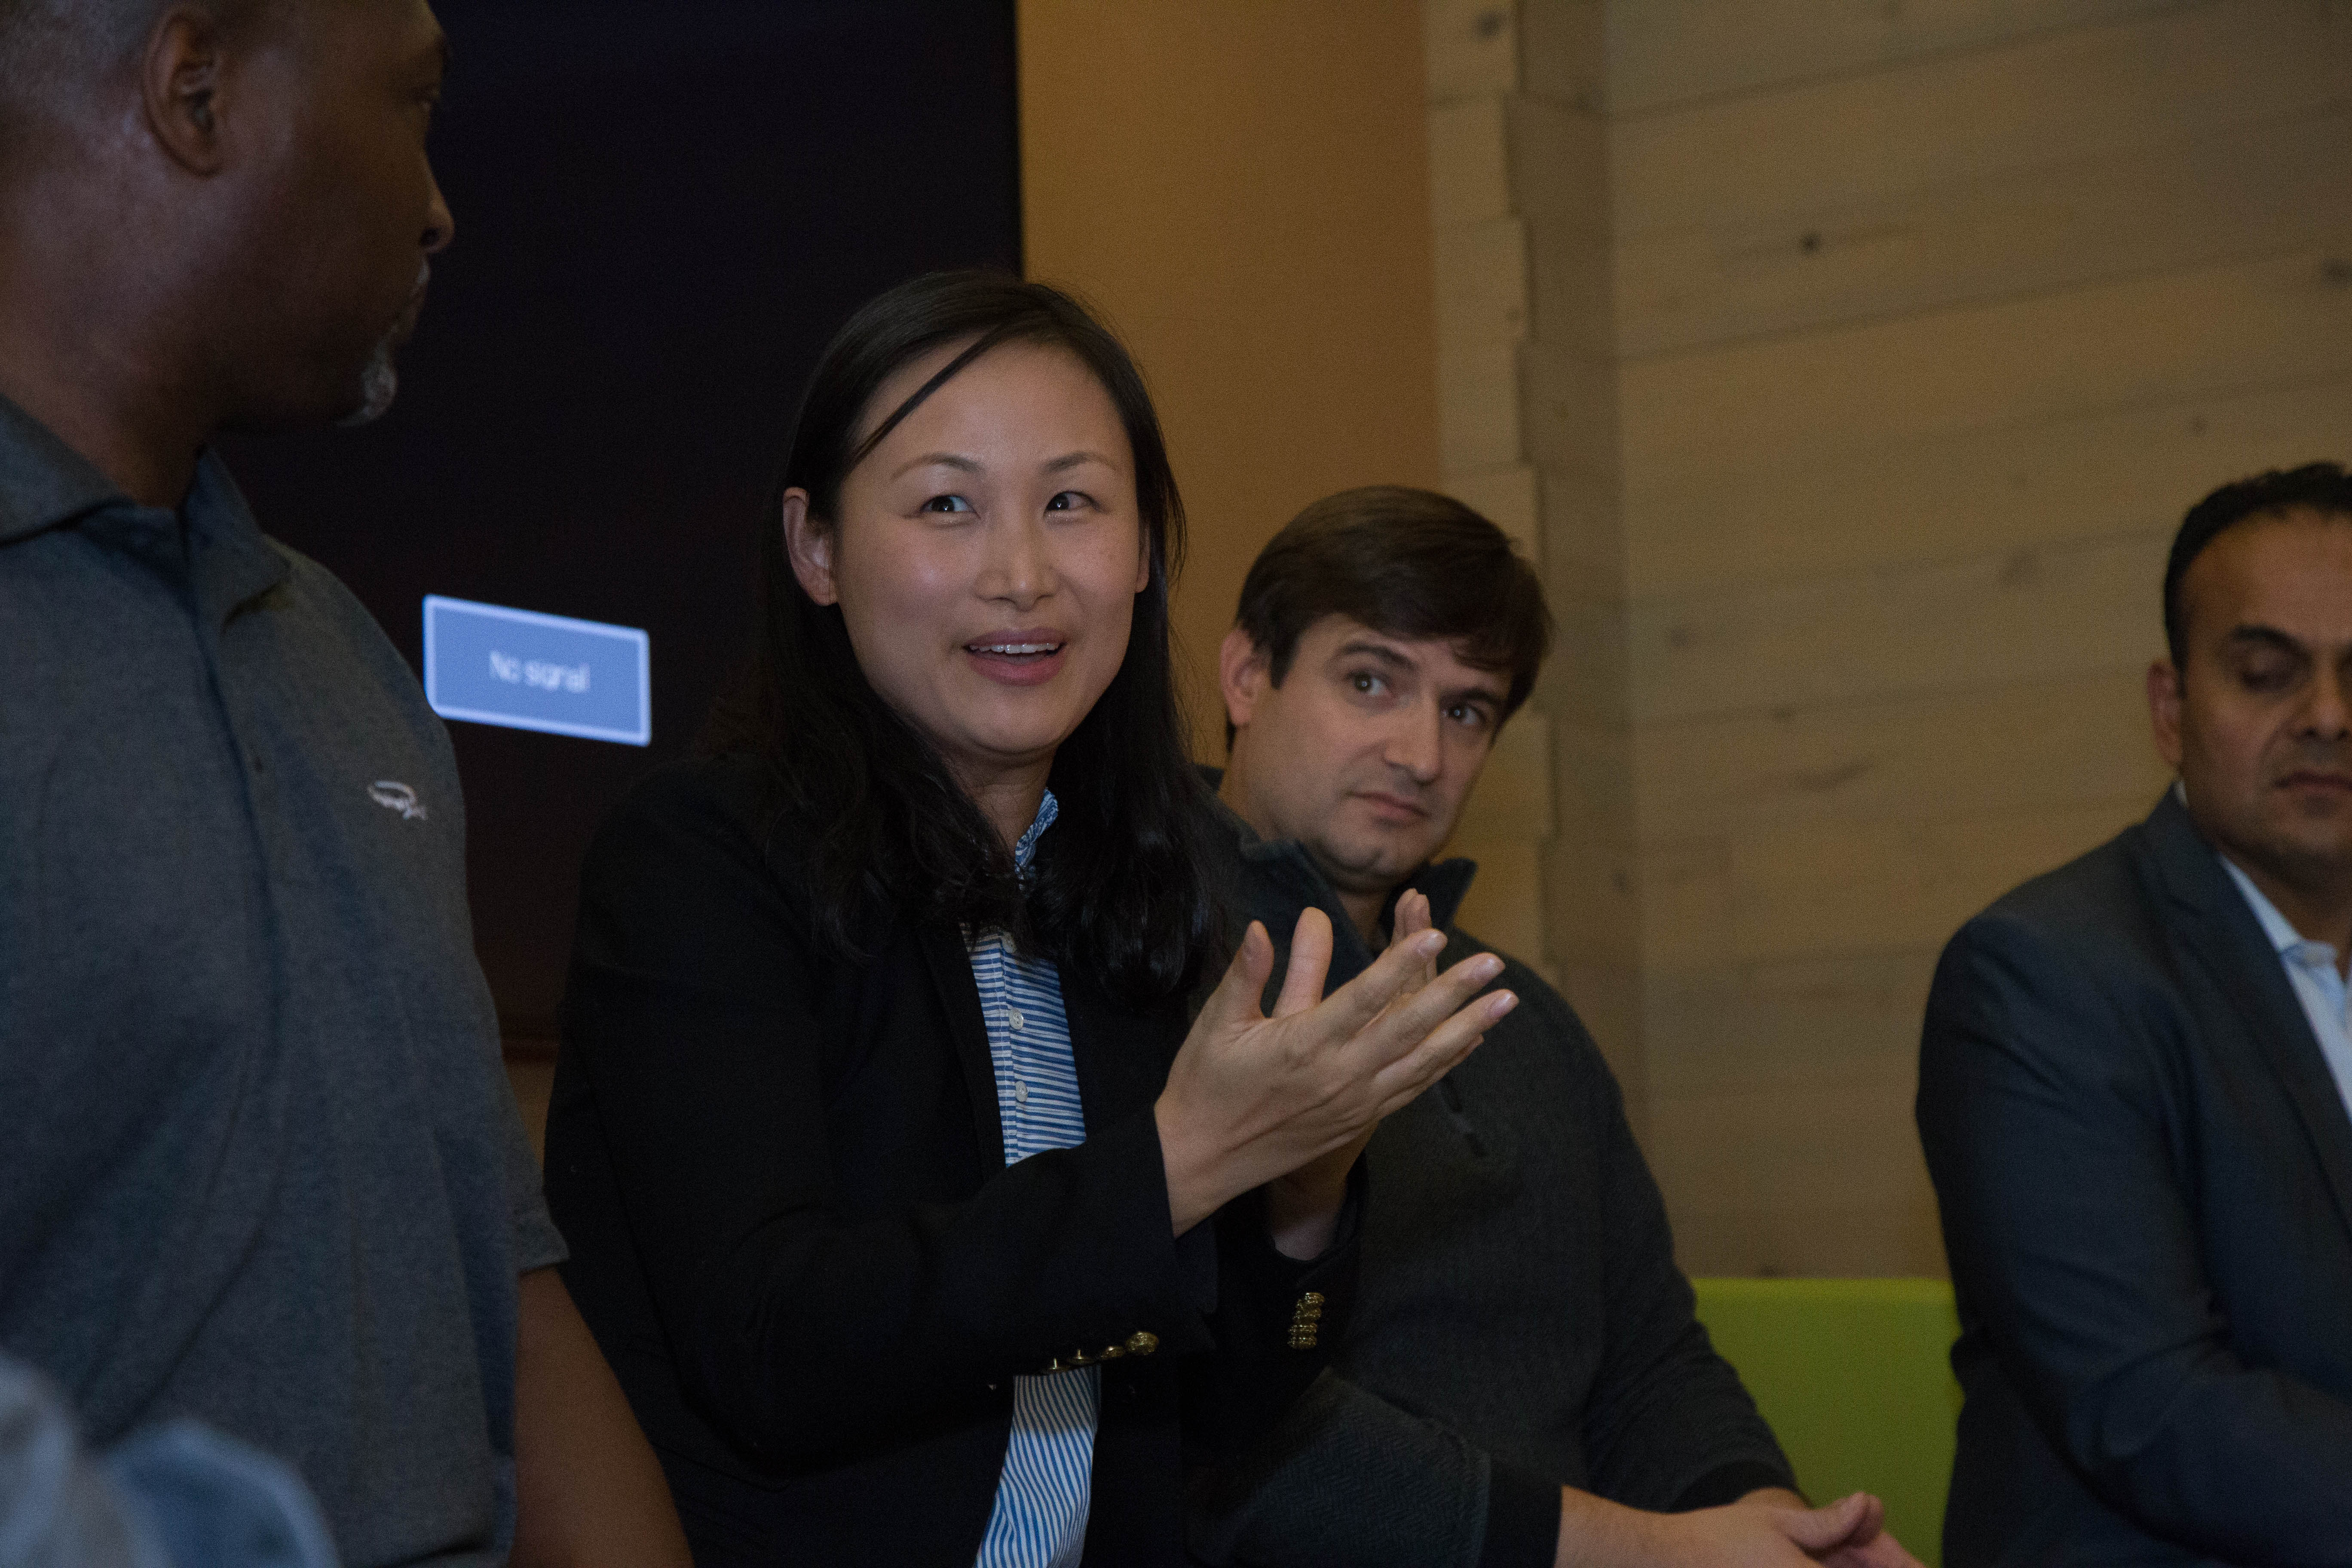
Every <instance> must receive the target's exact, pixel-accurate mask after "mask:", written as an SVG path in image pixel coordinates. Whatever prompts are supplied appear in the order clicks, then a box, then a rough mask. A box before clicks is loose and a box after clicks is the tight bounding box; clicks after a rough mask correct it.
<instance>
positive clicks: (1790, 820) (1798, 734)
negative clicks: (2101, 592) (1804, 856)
mask: <svg viewBox="0 0 2352 1568" xmlns="http://www.w3.org/2000/svg"><path fill="white" fill-rule="evenodd" d="M2147 612H2148V616H2149V617H2150V619H2151V620H2152V619H2153V617H2154V615H2155V605H2154V603H2153V601H2151V602H2150V604H2149V605H2147ZM1634 752H1635V758H1636V763H1635V765H1636V767H1637V768H1638V770H1639V783H1638V785H1637V787H1638V789H1639V792H1640V796H1641V802H1642V810H1641V817H1642V835H1643V842H1644V843H1660V844H1663V843H1670V842H1674V841H1676V840H1689V839H1694V838H1701V837H1706V836H1707V835H1710V834H1723V835H1728V834H1733V833H1753V832H1758V831H1772V830H1783V829H1791V828H1801V827H1821V826H1844V825H1848V824H1876V823H1885V822H1908V821H1917V820H1920V819H1923V818H1927V819H1934V818H1938V817H1952V816H1965V815H1967V814H1969V813H1971V812H1981V811H1992V812H2007V813H2020V812H2033V811H2042V810H2049V809H2055V808H2062V807H2064V806H2066V805H2070V804H2073V803H2074V802H2079V801H2084V800H2100V801H2103V800H2134V799H2137V800H2140V801H2143V802H2145V803H2147V804H2148V805H2153V804H2154V803H2155V801H2156V797H2157V796H2158V794H2159V793H2161V791H2162V789H2163V787H2164V785H2165V784H2166V782H2167V781H2168V779H2169V777H2170V774H2169V773H2168V772H2167V771H2166V770H2165V768H2164V766H2163V764H2162V763H2160V762H2159V761H2158V757H2157V754H2156V748H2155V744H2154V742H2153V741H2152V740H2151V739H2150V736H2149V730H2148V719H2147V697H2146V689H2145V677H2144V674H2143V671H2142V669H2141V668H2140V667H2139V666H2137V665H2132V666H2129V667H2127V668H2115V669H2108V670H2101V671H2097V672H2095V673H2092V674H2087V675H2076V676H2050V675H2045V674H2043V673H2042V672H2039V671H2036V672H2033V673H2032V674H2030V675H2029V676H2028V677H2027V678H2025V679H2021V680H2019V681H2015V682H2011V683H2009V684H2006V685H2000V686H1995V687H1989V688H1979V689H1970V690H1966V691H1961V692H1957V693H1947V692H1931V693H1928V694H1927V695H1924V696H1917V697H1895V698H1886V699H1877V700H1866V701H1860V702H1842V703H1832V704H1825V705H1819V706H1813V707H1805V708H1799V707H1794V706H1790V707H1783V708H1775V709H1755V708H1750V709H1747V710H1742V711H1739V712H1737V713H1732V714H1728V715H1725V716H1722V717H1717V718H1708V719H1698V720H1687V721H1678V722H1666V723H1657V724H1646V725H1643V727H1642V730H1641V731H1640V734H1639V736H1638V737H1637V739H1636V741H1635V744H1634Z"/></svg>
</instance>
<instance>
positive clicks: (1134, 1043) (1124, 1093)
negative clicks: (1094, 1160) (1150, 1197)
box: [1061, 970, 1182, 1137]
mask: <svg viewBox="0 0 2352 1568" xmlns="http://www.w3.org/2000/svg"><path fill="white" fill-rule="evenodd" d="M1061 978H1062V1011H1063V1013H1064V1015H1065V1016H1067V1017H1068V1019H1069V1021H1070V1055H1071V1057H1072V1058H1074V1059H1075V1060H1076V1065H1077V1069H1078V1103H1079V1104H1080V1105H1081V1106H1082V1107H1083V1108H1084V1109H1085V1110H1086V1116H1087V1135H1088V1136H1089V1137H1091V1136H1093V1134H1094V1133H1095V1132H1096V1131H1097V1130H1099V1129H1101V1128H1104V1127H1108V1126H1109V1125H1110V1124H1111V1123H1112V1122H1113V1121H1118V1119H1119V1118H1120V1117H1123V1116H1125V1115H1127V1114H1129V1112H1130V1111H1133V1110H1136V1109H1137V1108H1138V1107H1139V1106H1145V1105H1149V1104H1150V1103H1151V1102H1152V1101H1153V1100H1157V1099H1159V1098H1160V1090H1161V1089H1164V1088H1165V1087H1167V1083H1168V1064H1169V1062H1170V1061H1171V1060H1172V1059H1173V1058H1174V1055H1175V1049H1176V1047H1177V1046H1179V1045H1181V1043H1182V1042H1181V1039H1178V1038H1171V1037H1170V1034H1169V1031H1170V1028H1171V1024H1170V1021H1169V1018H1168V1017H1167V1016H1166V1015H1165V1012H1164V1010H1163V1011H1155V1012H1152V1013H1148V1014H1137V1013H1132V1012H1129V1011H1128V1010H1127V1009H1126V1008H1123V1007H1121V1006H1119V1005H1118V1004H1117V1003H1115V1002H1113V1001H1112V1000H1111V999H1110V998H1109V997H1108V996H1107V995H1105V994H1103V993H1102V991H1101V990H1100V988H1099V987H1097V986H1096V985H1095V984H1092V983H1091V982H1090V981H1089V980H1088V979H1087V977H1086V976H1084V975H1073V974H1071V973H1068V971H1067V970H1065V971H1063V973H1062V977H1061ZM1176 1016H1177V1017H1179V1018H1181V1011H1179V1012H1178V1013H1177V1015H1176Z"/></svg>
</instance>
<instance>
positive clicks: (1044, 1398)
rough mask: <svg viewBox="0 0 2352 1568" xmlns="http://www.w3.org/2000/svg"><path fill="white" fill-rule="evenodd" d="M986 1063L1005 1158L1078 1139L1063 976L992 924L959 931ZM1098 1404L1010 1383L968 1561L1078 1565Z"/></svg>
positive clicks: (1038, 1382)
mask: <svg viewBox="0 0 2352 1568" xmlns="http://www.w3.org/2000/svg"><path fill="white" fill-rule="evenodd" d="M1060 813H1061V806H1060V805H1059V804H1058V803H1056V802H1055V799H1054V792H1053V791H1051V790H1047V791H1046V792H1045V800H1044V801H1043V802H1041V803H1040V804H1039V805H1038V807H1037V817H1036V820H1035V821H1034V822H1032V823H1031V824H1030V825H1029V831H1028V832H1026V833H1024V834H1023V835H1022V836H1021V842H1020V843H1019V844H1017V845H1015V846H1014V847H1013V864H1014V865H1015V866H1016V867H1018V868H1020V871H1021V874H1022V876H1023V878H1024V879H1026V878H1027V876H1028V873H1029V862H1030V860H1031V858H1033V857H1034V855H1035V854H1036V852H1037V839H1038V837H1039V836H1041V835H1042V834H1044V832H1045V829H1047V828H1048V827H1051V826H1053V825H1054V818H1055V816H1059V815H1060ZM964 946H965V947H966V949H967V950H968V951H969V952H971V977H972V979H973V980H974V981H975V982H976V983H978V984H979V987H980V1015H981V1018H982V1022H983V1023H984V1024H985V1025H986V1026H987V1029H988V1058H989V1063H990V1065H991V1066H992V1068H994V1069H995V1073H996V1111H997V1117H998V1120H999V1121H1001V1122H1002V1123H1003V1127H1004V1162H1005V1163H1006V1164H1008V1165H1009V1164H1012V1163H1014V1162H1015V1161H1019V1160H1025V1159H1027V1158H1028V1157H1029V1156H1030V1155H1032V1154H1037V1153H1042V1152H1045V1150H1048V1149H1068V1148H1074V1147H1076V1145H1078V1144H1080V1143H1083V1142H1086V1139H1087V1119H1086V1112H1085V1110H1084V1109H1083V1108H1082V1107H1081V1106H1080V1104H1079V1102H1078V1073H1077V1065H1076V1062H1075V1061H1074V1060H1073V1058H1071V1055H1070V1023H1069V1018H1068V1016H1066V1014H1065V1013H1064V1012H1063V1010H1062V977H1061V975H1060V974H1059V973H1057V972H1056V971H1055V968H1054V966H1053V964H1052V963H1048V962H1047V961H1045V959H1042V958H1034V957H1030V956H1027V955H1025V954H1024V953H1021V952H1017V951H1016V950H1015V949H1014V947H1013V940H1012V938H1011V937H1009V936H1007V935H1006V934H1005V933H1004V932H1003V931H982V932H979V933H977V934H974V933H973V932H971V931H966V932H965V933H964ZM1101 1411H1102V1368H1100V1367H1098V1366H1088V1367H1079V1368H1076V1369H1074V1370H1072V1371H1069V1372H1057V1373H1051V1374H1049V1375H1047V1376H1043V1377H1016V1378H1014V1379H1013V1441H1012V1444H1011V1446H1010V1447H1007V1448H1006V1450H1005V1453H1004V1471H1003V1476H1002V1477H1001V1478H1000V1479H998V1481H997V1483H996V1508H995V1510H994V1511H993V1512H992V1513H991V1514H990V1515H989V1519H988V1533H987V1534H985V1535H983V1536H982V1538H981V1542H980V1557H979V1559H978V1562H977V1563H976V1568H1076V1563H1077V1562H1078V1558H1079V1554H1080V1552H1082V1551H1083V1550H1084V1549H1085V1546H1086V1539H1087V1499H1088V1496H1089V1491H1090V1483H1091V1482H1092V1479H1093V1472H1094V1458H1095V1426H1096V1423H1097V1419H1098V1418H1099V1416H1100V1415H1101Z"/></svg>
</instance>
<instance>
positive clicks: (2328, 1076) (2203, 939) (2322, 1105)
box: [2146, 792, 2352, 1231]
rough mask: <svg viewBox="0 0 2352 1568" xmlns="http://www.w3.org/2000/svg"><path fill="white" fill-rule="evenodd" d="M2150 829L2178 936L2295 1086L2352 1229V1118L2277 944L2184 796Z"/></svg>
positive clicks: (2161, 809)
mask: <svg viewBox="0 0 2352 1568" xmlns="http://www.w3.org/2000/svg"><path fill="white" fill-rule="evenodd" d="M2146 831H2147V843H2148V847H2149V850H2150V854H2151V858H2152V859H2153V862H2154V865H2155V868H2156V871H2157V874H2158V878H2159V879H2161V881H2162V882H2163V884H2164V887H2165V890H2166V891H2167V892H2168V894H2169V895H2170V898H2171V900H2172V906H2173V908H2172V915H2173V918H2172V920H2171V921H2170V922H2169V923H2170V925H2171V926H2172V929H2173V934H2174V936H2175V938H2176V939H2177V940H2178V941H2179V945H2180V947H2181V949H2182V951H2183V952H2185V953H2186V954H2187V955H2188V956H2189V958H2190V959H2191V960H2192V961H2194V962H2197V963H2201V964H2203V965H2204V967H2205V969H2206V970H2207V972H2208V973H2211V974H2212V975H2214V976H2215V977H2216V979H2218V980H2219V981H2220V983H2221V988H2222V989H2223V991H2224V992H2226V993H2227V994H2228V995H2229V996H2230V998H2231V1001H2232V1002H2234V1003H2235V1004H2236V1005H2237V1008H2238V1012H2239V1014H2240V1016H2241V1017H2242V1020H2243V1022H2244V1024H2245V1026H2246V1028H2247V1032H2248V1033H2250V1034H2251V1035H2252V1037H2253V1039H2254V1044H2255V1047H2256V1048H2257V1049H2258V1050H2259V1051H2260V1052H2261V1053H2262V1058H2263V1061H2264V1062H2265V1063H2267V1064H2268V1065H2269V1067H2270V1068H2271V1070H2272V1071H2273V1072H2274V1073H2275V1074H2277V1075H2278V1079H2279V1081H2280V1082H2281V1083H2283V1084H2284V1085H2285V1087H2286V1091H2287V1098H2288V1099H2289V1100H2292V1101H2293V1102H2294V1109H2295V1113H2296V1115H2297V1116H2298V1117H2299V1118H2300V1119H2301V1120H2302V1121H2303V1126H2304V1131H2305V1134H2306V1135H2307V1136H2308V1137H2309V1138H2310V1140H2311V1146H2312V1152H2313V1153H2314V1154H2315V1156H2316V1157H2317V1159H2318V1161H2319V1168H2320V1170H2321V1172H2322V1173H2324V1174H2325V1175H2326V1179H2327V1185H2328V1188H2329V1190H2330V1191H2331V1192H2332V1193H2333V1194H2334V1195H2335V1198H2336V1215H2337V1217H2338V1218H2340V1219H2341V1220H2343V1222H2344V1224H2345V1227H2346V1229H2347V1231H2352V1117H2347V1115H2346V1113H2345V1108H2344V1096H2343V1094H2342V1092H2341V1091H2340V1090H2339V1089H2337V1088H2336V1075H2335V1074H2333V1073H2332V1072H2330V1071H2329V1070H2328V1068H2327V1058H2326V1056H2325V1055H2324V1054H2323V1053H2322V1052H2321V1051H2320V1048H2319V1041H2318V1040H2317V1039H2316V1038H2315V1037H2314V1036H2313V1035H2312V1032H2311V1020H2310V1018H2309V1017H2307V1016H2305V1013H2304V1010H2303V1004H2302V1003H2301V1002H2300V1001H2298V1000H2297V999H2296V997H2295V994H2294V986H2293V985H2292V984H2289V983H2288V980H2287V977H2286V972H2285V971H2284V969H2283V968H2282V967H2281V966H2280V963H2279V956H2278V953H2277V951H2276V950H2275V949H2273V947H2272V946H2271V944H2270V940H2269V937H2268V935H2267V934H2266V933H2265V932H2264V931H2263V927H2262V921H2259V920H2257V919H2256V918H2255V916H2254V911H2253V910H2252V909H2250V908H2248V907H2247V904H2246V900H2245V898H2244V896H2243V895H2242V894H2241V893H2240V892H2239V891H2238V889H2237V885H2236V884H2235V883H2234V882H2232V881H2231V879H2230V874H2229V872H2227V871H2226V870H2224V869H2223V868H2222V867H2221V858H2220V856H2219V854H2218V853H2217V852H2216V851H2215V850H2214V849H2213V847H2211V846H2210V845H2209V844H2207V843H2206V841H2205V838H2204V836H2203V835H2201V834H2200V833H2199V832H2198V831H2197V826H2196V824H2195V823H2193V822H2192V821H2190V820H2189V812H2188V808H2187V807H2185V806H2184V805H2181V803H2180V797H2179V795H2178V794H2177V793H2173V792H2168V793H2167V794H2166V795H2165V797H2164V800H2163V802H2162V804H2160V805H2158V807H2157V808H2156V810H2155V811H2154V812H2153V813H2151V814H2150V815H2149V816H2148V819H2147V826H2146Z"/></svg>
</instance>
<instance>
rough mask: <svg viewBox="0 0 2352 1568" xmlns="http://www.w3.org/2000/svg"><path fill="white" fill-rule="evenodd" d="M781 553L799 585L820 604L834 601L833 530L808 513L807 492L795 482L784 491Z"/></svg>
mask: <svg viewBox="0 0 2352 1568" xmlns="http://www.w3.org/2000/svg"><path fill="white" fill-rule="evenodd" d="M781 521H782V527H783V530H784V554H785V555H786V556H787V557H788V558H789V559H790V560H791V561H792V563H793V576H795V577H797V578H799V579H800V580H801V589H802V591H803V593H805V594H807V595H808V596H809V597H810V598H812V599H814V600H815V601H816V602H817V603H818V604H820V605H837V604H839V603H840V602H841V595H840V593H839V591H838V590H836V589H835V586H834V583H833V530H831V529H829V528H827V527H825V526H824V524H822V523H820V522H819V521H817V520H816V519H815V518H814V517H812V516H811V515H810V514H809V493H808V491H806V490H804V489H801V488H800V487H799V486H797V485H795V486H794V487H793V488H792V489H788V490H786V491H785V492H784V514H783V517H782V520H781Z"/></svg>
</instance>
